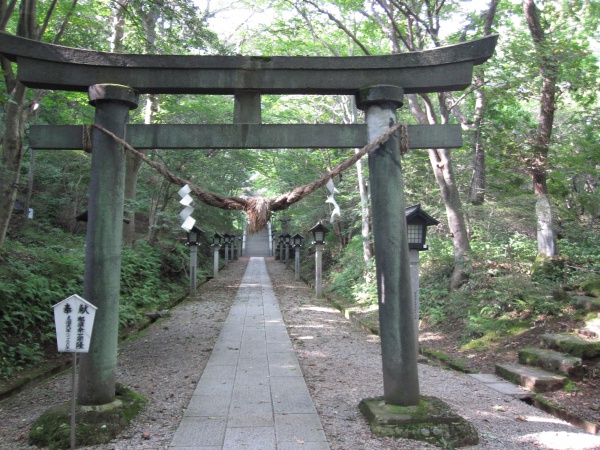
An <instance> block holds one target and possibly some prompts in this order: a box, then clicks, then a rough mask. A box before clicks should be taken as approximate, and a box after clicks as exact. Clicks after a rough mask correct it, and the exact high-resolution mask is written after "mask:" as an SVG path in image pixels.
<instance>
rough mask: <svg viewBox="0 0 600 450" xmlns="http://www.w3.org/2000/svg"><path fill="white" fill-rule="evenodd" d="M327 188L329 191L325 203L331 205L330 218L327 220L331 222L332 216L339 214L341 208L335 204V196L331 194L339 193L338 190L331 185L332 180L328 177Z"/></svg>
mask: <svg viewBox="0 0 600 450" xmlns="http://www.w3.org/2000/svg"><path fill="white" fill-rule="evenodd" d="M326 187H327V189H328V190H329V192H330V195H329V197H327V200H325V203H331V204H332V205H333V211H332V212H331V218H330V219H329V222H332V223H333V218H334V217H335V216H336V215H337V216H341V214H340V213H341V210H340V205H338V204H337V202H336V201H335V198H333V196H334V195H335V194H339V193H340V191H338V190H337V189H336V188H335V186H334V185H333V181H332V180H331V179H330V180H329V181H328V182H327V185H326Z"/></svg>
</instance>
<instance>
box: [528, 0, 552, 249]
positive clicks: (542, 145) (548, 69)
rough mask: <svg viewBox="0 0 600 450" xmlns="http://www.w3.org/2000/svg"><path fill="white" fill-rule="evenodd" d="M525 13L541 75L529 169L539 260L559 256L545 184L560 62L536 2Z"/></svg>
mask: <svg viewBox="0 0 600 450" xmlns="http://www.w3.org/2000/svg"><path fill="white" fill-rule="evenodd" d="M523 11H524V13H525V19H526V20H527V25H528V27H529V32H530V34H531V37H532V39H533V43H534V47H535V50H536V56H537V64H538V69H539V71H540V75H541V76H542V92H541V100H540V121H539V124H538V129H537V132H536V134H535V136H534V138H533V157H532V159H531V164H530V167H529V168H528V169H529V171H530V173H531V176H532V179H533V189H534V193H535V195H536V197H537V202H536V217H537V223H538V228H537V238H538V257H553V256H556V235H555V230H554V228H553V226H552V209H551V207H550V202H549V201H548V195H547V193H548V190H547V186H546V181H547V177H548V172H547V164H548V151H549V149H550V141H551V138H552V127H553V123H554V111H555V110H556V93H557V86H556V85H557V79H558V61H557V60H556V58H555V57H554V56H553V52H552V51H551V50H552V49H551V46H550V43H549V42H548V41H547V39H546V34H545V32H544V29H543V28H542V24H541V21H540V18H539V15H538V10H537V7H536V5H535V3H534V1H533V0H523Z"/></svg>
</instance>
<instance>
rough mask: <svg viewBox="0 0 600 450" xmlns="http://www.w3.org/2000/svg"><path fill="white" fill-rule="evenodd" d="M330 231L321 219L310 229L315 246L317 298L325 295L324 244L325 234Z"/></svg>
mask: <svg viewBox="0 0 600 450" xmlns="http://www.w3.org/2000/svg"><path fill="white" fill-rule="evenodd" d="M328 231H329V230H328V229H327V228H325V226H324V225H323V223H321V221H320V220H319V223H317V224H316V225H315V226H314V227H312V228H311V229H310V232H311V233H312V239H313V240H312V243H313V245H314V246H315V295H316V297H317V298H321V297H322V296H323V288H322V284H323V245H324V244H325V234H326V233H327V232H328Z"/></svg>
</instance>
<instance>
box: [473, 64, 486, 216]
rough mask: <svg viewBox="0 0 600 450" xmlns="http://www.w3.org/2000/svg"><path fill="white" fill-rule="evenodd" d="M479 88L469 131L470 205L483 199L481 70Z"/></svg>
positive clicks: (483, 95)
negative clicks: (471, 169) (471, 170)
mask: <svg viewBox="0 0 600 450" xmlns="http://www.w3.org/2000/svg"><path fill="white" fill-rule="evenodd" d="M475 80H476V83H477V85H479V86H480V88H479V89H477V90H476V91H475V116H474V117H473V130H472V131H471V133H470V139H471V151H472V153H473V156H472V158H471V167H472V168H473V175H472V176H471V184H470V186H469V202H471V204H472V205H481V204H483V202H484V201H485V185H486V183H485V148H484V146H483V142H482V141H481V123H482V121H483V110H484V108H485V93H484V91H483V84H484V76H483V70H481V72H480V73H479V74H478V75H476V77H475Z"/></svg>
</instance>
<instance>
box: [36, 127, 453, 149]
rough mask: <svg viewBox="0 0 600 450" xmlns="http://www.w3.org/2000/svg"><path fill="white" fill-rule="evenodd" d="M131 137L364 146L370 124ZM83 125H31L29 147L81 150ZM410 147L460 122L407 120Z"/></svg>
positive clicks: (149, 142)
mask: <svg viewBox="0 0 600 450" xmlns="http://www.w3.org/2000/svg"><path fill="white" fill-rule="evenodd" d="M126 130H127V131H126V136H127V142H128V143H129V144H131V146H132V147H134V148H136V149H138V150H145V149H160V148H164V149H171V150H173V149H199V148H226V149H232V148H269V149H270V148H360V147H364V146H365V145H367V144H368V140H367V125H366V124H348V125H334V124H320V125H306V124H294V125H273V124H269V125H252V124H244V125H242V124H238V125H230V124H229V125H228V124H213V125H170V124H161V125H142V124H130V125H127V126H126ZM82 134H83V127H82V126H81V125H33V126H31V127H30V128H29V141H30V147H31V148H33V149H36V150H80V149H81V148H82V142H81V141H82V140H81V136H82ZM407 134H408V148H409V149H416V148H438V147H444V148H458V147H460V146H461V145H462V136H461V129H460V125H408V132H407Z"/></svg>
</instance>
